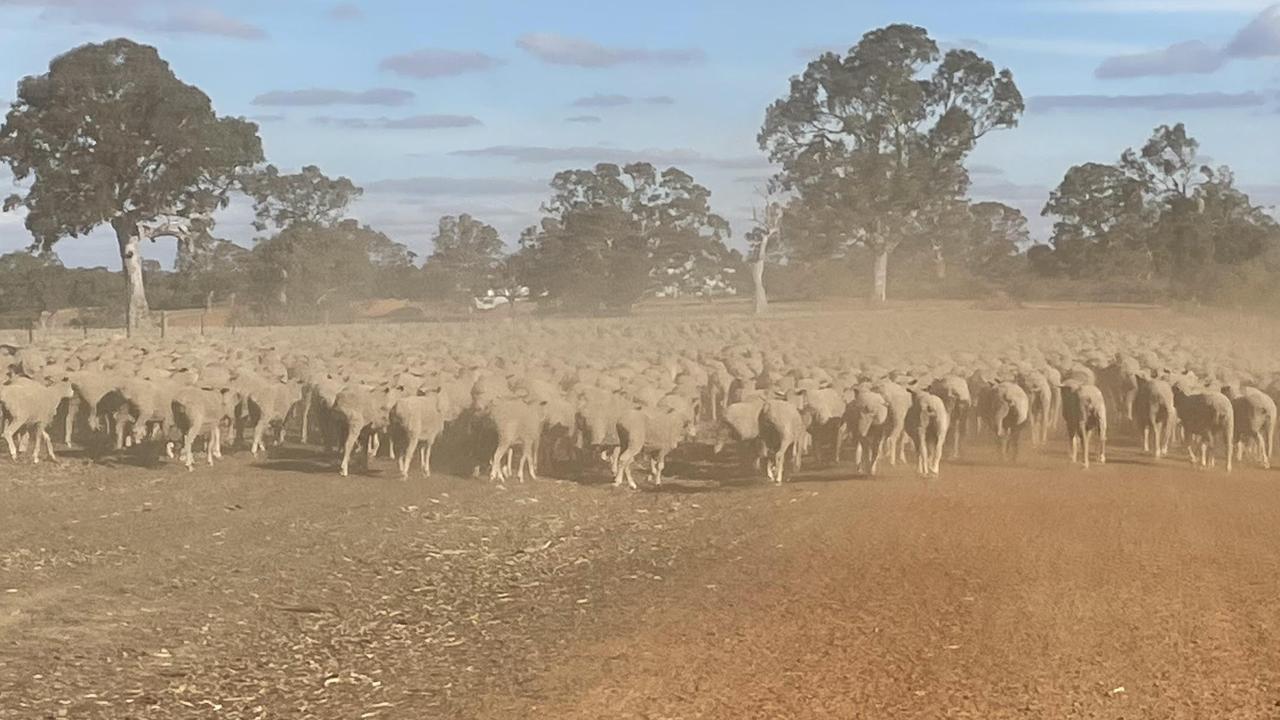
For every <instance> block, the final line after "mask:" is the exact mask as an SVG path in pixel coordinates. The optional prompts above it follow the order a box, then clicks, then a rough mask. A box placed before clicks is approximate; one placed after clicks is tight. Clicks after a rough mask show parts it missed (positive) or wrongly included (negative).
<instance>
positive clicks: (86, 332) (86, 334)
mask: <svg viewBox="0 0 1280 720" xmlns="http://www.w3.org/2000/svg"><path fill="white" fill-rule="evenodd" d="M80 330H81V331H82V333H83V334H84V339H85V340H88V339H89V324H88V323H85V322H82V323H80Z"/></svg>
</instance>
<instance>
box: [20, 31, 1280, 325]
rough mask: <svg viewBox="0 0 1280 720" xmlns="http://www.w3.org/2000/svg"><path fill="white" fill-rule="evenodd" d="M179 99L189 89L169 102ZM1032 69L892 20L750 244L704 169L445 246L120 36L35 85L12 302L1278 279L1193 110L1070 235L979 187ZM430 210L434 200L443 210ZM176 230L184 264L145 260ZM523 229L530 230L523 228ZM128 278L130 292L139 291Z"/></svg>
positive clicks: (1116, 287) (1040, 289) (1065, 208)
mask: <svg viewBox="0 0 1280 720" xmlns="http://www.w3.org/2000/svg"><path fill="white" fill-rule="evenodd" d="M156 98H164V102H156ZM1023 111H1024V102H1023V98H1022V95H1021V93H1020V91H1019V90H1018V87H1017V84H1016V83H1015V81H1014V77H1013V74H1012V73H1011V72H1010V71H1009V70H1008V69H999V68H997V67H995V66H994V65H993V64H992V63H991V62H990V61H989V60H987V59H985V58H983V57H981V56H980V55H978V54H977V53H975V52H973V51H971V50H967V49H960V48H956V49H950V50H948V51H946V52H945V53H944V52H942V51H941V50H940V49H939V47H938V44H937V43H936V42H935V41H934V40H933V39H932V38H930V37H929V35H928V33H927V32H926V31H925V30H924V29H923V28H919V27H914V26H910V25H890V26H888V27H884V28H880V29H877V30H873V31H871V32H869V33H867V34H866V35H864V36H863V37H862V39H861V40H860V41H859V42H858V44H857V45H855V46H854V47H852V48H851V49H850V50H849V51H848V52H847V53H843V54H838V53H824V54H822V55H820V56H818V57H817V58H815V59H814V60H813V61H811V62H810V63H809V64H808V66H807V67H806V68H805V70H804V72H803V73H801V74H800V75H797V76H796V77H793V78H792V79H791V83H790V87H789V89H788V92H787V94H786V95H784V96H783V97H782V98H780V99H778V100H777V101H776V102H774V103H773V104H771V105H770V106H769V108H768V109H767V111H766V114H765V121H764V124H763V126H762V128H761V131H760V134H759V137H758V142H759V146H760V149H761V150H762V151H763V152H764V153H766V154H767V156H768V157H769V159H770V160H771V161H772V162H773V163H774V164H775V165H776V166H777V167H778V168H779V170H778V172H777V173H776V174H775V175H774V176H773V177H772V178H771V179H770V180H769V182H768V185H767V187H766V188H762V197H761V198H760V201H759V207H758V208H757V213H756V219H755V222H754V223H753V225H752V227H750V228H748V229H747V232H746V233H745V238H746V241H747V247H748V253H747V255H746V257H744V256H743V255H742V254H741V253H739V252H737V251H734V250H731V249H730V248H729V247H728V241H729V239H730V228H729V225H728V223H727V222H726V221H725V219H724V218H723V217H722V216H720V215H718V214H717V213H716V212H714V210H713V209H712V206H711V193H710V191H709V190H708V189H707V188H706V187H705V186H703V185H701V184H700V183H698V182H697V181H696V180H695V179H694V178H693V176H691V175H690V174H689V173H687V172H685V171H683V170H681V169H679V168H674V167H672V168H666V169H660V168H657V167H655V166H653V165H651V164H649V163H643V162H637V163H632V164H629V165H625V166H621V165H616V164H607V163H606V164H600V165H597V166H595V167H593V168H588V169H570V170H565V171H563V172H560V173H558V174H556V175H555V176H554V177H553V178H552V179H551V180H550V182H549V190H550V192H549V196H548V198H547V200H546V201H545V202H544V203H543V206H542V218H541V220H540V221H539V222H538V223H537V224H535V225H534V226H532V227H529V228H528V229H526V230H525V231H524V232H523V233H522V234H521V235H520V237H519V238H518V240H517V239H510V240H513V241H514V242H511V243H508V242H504V241H503V239H502V238H500V237H499V235H498V233H497V231H496V230H495V229H494V228H493V227H492V226H490V225H488V224H486V223H484V222H483V220H482V219H479V218H474V217H471V216H469V215H465V214H463V215H457V216H448V217H444V218H441V219H439V220H438V223H437V231H436V235H435V238H434V242H433V245H432V251H431V253H430V254H429V255H428V257H426V258H421V259H420V258H417V257H415V255H414V254H413V253H412V252H410V251H409V249H408V248H407V247H405V246H404V245H403V244H401V243H398V242H396V241H395V239H394V238H391V237H389V236H387V235H386V234H384V233H382V232H380V231H379V230H377V229H376V228H374V227H370V226H368V225H367V224H365V223H362V222H361V221H359V220H358V219H355V218H352V217H350V209H351V206H352V203H353V202H354V201H355V200H356V199H357V198H359V197H360V195H361V189H360V188H359V187H357V186H356V185H355V184H354V183H353V182H352V181H351V180H349V179H347V178H342V177H339V178H330V177H329V176H327V175H325V174H324V173H323V172H322V171H321V170H320V169H319V168H317V167H314V166H309V167H304V168H303V169H302V170H301V171H299V172H297V173H293V174H288V173H282V172H280V171H279V170H278V169H277V168H275V167H274V166H272V165H270V164H267V163H266V160H265V155H264V152H263V148H262V142H261V140H260V138H259V136H258V128H257V126H256V125H255V124H253V123H251V122H249V121H247V120H244V119H243V118H234V117H220V116H218V115H217V114H216V113H215V112H214V111H213V107H212V103H211V101H210V100H209V98H208V97H207V96H206V95H205V94H204V93H203V92H201V91H200V90H199V89H198V88H196V87H194V86H191V85H187V84H185V83H183V82H182V81H180V80H179V79H178V78H177V77H176V76H175V75H174V73H173V72H172V70H171V69H170V68H169V66H168V65H167V63H165V62H164V61H163V60H162V59H161V58H160V56H159V54H158V53H157V52H156V50H155V49H154V48H151V47H148V46H145V45H139V44H137V43H134V42H132V41H129V40H125V39H119V40H113V41H109V42H106V43H102V44H95V45H85V46H82V47H79V48H76V49H74V50H72V51H70V52H68V53H66V54H64V55H61V56H59V57H57V58H55V59H54V60H53V61H52V62H51V63H50V66H49V71H48V72H47V73H45V74H43V75H39V76H33V77H28V78H24V79H23V80H22V81H21V82H20V83H19V84H18V89H17V94H16V99H15V100H14V101H13V103H12V105H11V107H10V109H9V112H8V114H7V115H6V117H5V122H4V124H3V126H0V161H3V162H4V163H5V164H7V165H8V166H9V168H10V169H11V170H12V172H13V174H14V176H15V178H16V179H17V181H18V185H19V187H20V188H21V189H22V190H21V192H19V193H18V194H15V195H13V196H11V197H9V198H7V199H5V201H4V206H3V207H4V210H6V211H10V210H12V211H22V212H25V214H26V218H25V221H26V226H27V228H28V229H29V230H30V232H31V234H32V238H33V243H32V250H31V252H30V253H14V254H10V255H7V256H5V257H3V258H0V310H10V311H12V310H22V311H32V312H42V311H50V310H54V309H57V308H59V307H69V306H77V307H82V306H93V305H97V306H101V305H112V306H115V307H120V308H122V309H123V311H124V314H125V316H126V320H127V322H129V323H131V324H134V325H136V324H137V323H139V322H142V321H143V320H145V319H146V317H147V314H148V312H149V310H150V307H151V306H152V305H153V304H154V305H156V306H159V307H199V306H201V305H205V304H207V303H210V302H220V303H225V302H227V300H228V299H229V298H230V297H231V296H234V297H235V299H236V302H237V307H244V308H248V309H251V310H252V312H253V313H254V316H255V317H256V318H257V319H259V320H262V321H266V322H309V321H315V320H318V319H320V318H321V317H340V316H341V308H343V307H347V306H349V305H350V304H351V302H352V301H354V300H359V299H362V298H370V297H401V298H411V299H432V300H439V301H449V302H455V303H458V304H470V303H471V302H472V301H473V299H474V298H476V297H477V296H483V295H496V296H500V297H505V298H508V299H513V298H515V297H517V296H520V297H524V296H531V297H535V298H537V299H538V303H539V306H540V307H541V308H544V309H548V310H551V311H563V312H579V313H581V312H588V313H591V312H625V311H626V310H627V309H629V308H630V307H631V306H632V305H633V304H634V303H636V302H637V301H638V300H640V299H642V298H644V297H646V296H652V295H655V294H659V295H677V294H684V295H687V294H700V295H714V294H724V293H730V292H742V291H747V290H749V289H754V290H755V294H756V303H757V308H758V309H760V310H763V309H764V308H765V307H766V306H767V299H768V297H767V293H766V288H768V289H770V290H771V291H772V292H773V295H774V296H775V298H776V297H779V296H782V297H813V296H816V295H829V294H842V295H852V294H858V295H864V296H870V297H871V298H872V299H873V300H875V301H884V300H885V299H887V298H888V297H889V296H890V294H891V293H892V294H893V295H894V296H897V297H912V296H935V297H940V296H952V297H955V296H964V297H974V296H984V295H990V294H992V293H995V292H997V291H1003V292H1005V293H1009V294H1012V295H1015V296H1023V297H1035V296H1045V295H1058V296H1063V297H1067V296H1070V297H1076V298H1079V299H1159V298H1166V297H1173V298H1184V299H1190V300H1197V301H1202V302H1229V303H1235V302H1238V301H1239V300H1240V298H1242V297H1246V296H1253V297H1256V296H1257V295H1258V294H1271V293H1274V292H1276V291H1275V290H1273V289H1272V288H1273V287H1276V286H1277V285H1278V284H1277V283H1275V282H1274V279H1275V278H1276V277H1277V275H1276V273H1277V272H1278V271H1280V257H1278V255H1280V254H1278V253H1277V248H1278V247H1280V240H1278V238H1280V233H1278V232H1277V227H1276V223H1275V221H1274V219H1273V218H1272V217H1271V216H1270V215H1268V214H1267V212H1265V211H1264V210H1263V209H1262V208H1259V207H1257V206H1255V205H1254V204H1253V203H1252V202H1251V200H1250V199H1249V197H1248V196H1247V195H1246V194H1245V193H1244V192H1242V191H1241V190H1240V189H1239V187H1238V186H1237V185H1236V183H1235V178H1234V176H1233V174H1232V172H1231V170H1230V169H1229V168H1227V167H1212V168H1211V167H1208V166H1207V164H1205V163H1203V162H1202V161H1201V160H1200V159H1199V157H1200V156H1199V147H1198V144H1197V143H1196V141H1195V140H1194V139H1193V138H1192V137H1190V136H1189V135H1188V134H1187V131H1186V129H1185V128H1184V126H1182V125H1180V124H1179V125H1174V126H1162V127H1160V128H1157V129H1156V131H1155V133H1154V135H1153V136H1152V137H1151V139H1150V140H1149V141H1148V142H1147V143H1146V144H1145V145H1143V146H1142V147H1141V148H1139V149H1135V150H1130V151H1128V152H1126V153H1124V154H1123V155H1122V157H1120V158H1119V159H1118V160H1116V161H1115V162H1111V163H1109V164H1102V163H1087V164H1084V165H1080V166H1077V167H1073V168H1071V169H1070V170H1068V171H1067V173H1066V175H1065V176H1064V178H1063V180H1062V183H1061V184H1060V185H1059V186H1058V187H1057V189H1055V190H1054V191H1053V193H1052V195H1051V196H1050V197H1049V198H1048V201H1047V203H1046V205H1045V207H1044V210H1043V213H1044V215H1046V216H1048V217H1051V218H1053V219H1054V221H1055V222H1054V229H1053V234H1052V237H1051V239H1050V243H1049V244H1047V245H1031V244H1030V237H1029V233H1028V229H1027V219H1026V217H1024V216H1023V214H1022V213H1021V212H1020V211H1019V210H1017V209H1016V208H1013V207H1010V206H1008V205H1004V204H1001V203H995V202H976V201H974V200H972V199H971V197H970V189H971V182H970V177H969V173H968V171H967V170H966V166H965V163H966V160H967V159H968V157H969V155H970V154H971V153H972V151H973V150H974V149H975V148H976V146H977V145H978V143H980V142H982V141H983V139H984V138H985V137H987V136H988V135H990V134H992V133H995V132H1000V131H1009V130H1011V129H1013V128H1015V127H1016V126H1017V125H1018V122H1019V119H1020V117H1021V115H1022V113H1023ZM237 194H239V195H243V196H247V197H248V198H250V199H251V200H252V203H253V206H254V211H255V222H254V228H255V230H256V237H255V238H254V240H253V242H252V245H251V246H250V247H242V246H240V245H237V244H234V243H231V242H227V241H226V240H222V239H219V238H218V237H217V235H216V234H215V231H216V228H215V227H214V224H213V216H214V214H215V213H216V212H217V211H218V210H219V209H221V208H224V207H226V206H227V204H228V203H229V202H230V201H231V198H232V197H233V196H234V195H237ZM424 221H428V220H427V219H425V218H424ZM100 227H105V228H110V229H111V230H112V231H113V232H114V235H115V239H116V243H117V245H118V248H119V251H120V257H121V268H122V269H121V272H116V273H113V272H108V271H105V270H102V269H96V270H82V269H69V268H64V267H62V266H61V264H60V263H59V262H58V261H57V258H56V255H55V251H56V245H57V243H58V242H59V241H60V240H62V239H64V238H67V237H75V236H78V235H83V234H86V233H89V232H91V231H93V230H95V229H96V228H100ZM161 238H168V239H172V240H173V241H175V242H176V243H177V246H178V254H177V257H178V260H177V264H176V267H175V268H174V270H172V271H165V270H161V269H160V268H159V267H158V266H157V265H156V264H154V263H150V262H148V261H146V260H144V258H143V252H144V249H145V248H146V247H147V246H148V245H149V243H146V242H145V241H148V240H150V241H155V240H157V239H161ZM509 246H510V247H512V250H511V251H510V252H508V247H509ZM110 298H123V299H125V302H123V303H120V302H119V301H118V300H117V301H114V302H113V301H112V300H110Z"/></svg>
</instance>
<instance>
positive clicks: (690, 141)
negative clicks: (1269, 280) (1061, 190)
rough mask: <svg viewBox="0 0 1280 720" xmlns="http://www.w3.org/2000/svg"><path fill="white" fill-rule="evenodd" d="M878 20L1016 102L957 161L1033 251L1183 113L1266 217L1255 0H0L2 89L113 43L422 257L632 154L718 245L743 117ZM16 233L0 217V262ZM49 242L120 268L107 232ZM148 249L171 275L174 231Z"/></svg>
mask: <svg viewBox="0 0 1280 720" xmlns="http://www.w3.org/2000/svg"><path fill="white" fill-rule="evenodd" d="M893 22H910V23H915V24H919V25H922V26H924V27H926V28H928V30H929V31H930V34H931V35H932V36H933V37H934V38H935V39H937V40H938V41H939V42H940V43H943V44H944V45H948V44H956V45H965V46H968V47H972V48H973V49H975V50H977V51H978V52H980V53H981V54H983V55H985V56H987V57H989V58H991V59H992V60H993V61H995V62H996V63H997V64H998V65H1000V66H1005V67H1008V68H1010V69H1011V70H1012V71H1013V73H1014V76H1015V78H1016V80H1017V82H1018V85H1019V86H1020V88H1021V89H1022V92H1023V94H1024V95H1025V96H1026V97H1027V98H1028V99H1029V101H1030V109H1029V112H1028V113H1027V114H1026V115H1025V116H1024V117H1023V120H1022V124H1021V126H1020V127H1019V128H1017V129H1014V130H1010V131H1005V132H1001V133H997V134H994V135H991V136H989V137H988V138H986V139H984V140H983V142H982V144H981V145H980V146H979V148H978V150H977V151H976V152H975V153H974V155H973V156H972V159H971V162H970V167H971V170H973V176H974V181H975V187H974V191H973V195H974V196H975V197H976V198H980V199H994V200H1001V201H1005V202H1008V203H1010V204H1013V205H1016V206H1018V207H1020V208H1022V209H1023V211H1024V212H1026V213H1027V215H1028V216H1029V217H1030V218H1032V220H1033V228H1034V230H1035V233H1036V235H1037V236H1038V237H1040V238H1041V239H1044V238H1046V237H1047V229H1048V222H1047V221H1045V220H1043V219H1040V218H1039V217H1038V216H1039V210H1040V208H1041V207H1042V206H1043V204H1044V201H1045V199H1046V198H1047V195H1048V192H1049V190H1050V188H1052V187H1053V186H1054V185H1056V184H1057V181H1058V180H1060V179H1061V177H1062V175H1063V173H1064V172H1065V171H1066V169H1067V168H1068V167H1070V166H1071V165H1073V164H1077V163H1081V162H1086V161H1103V162H1110V161H1112V160H1114V159H1115V158H1116V157H1118V155H1119V154H1120V152H1121V151H1122V150H1123V149H1124V148H1126V147H1129V146H1134V145H1140V144H1141V143H1142V142H1143V141H1144V140H1145V138H1146V137H1147V136H1148V135H1149V134H1150V131H1151V130H1152V128H1154V127H1155V126H1156V125H1159V124H1161V123H1173V122H1178V121H1182V122H1186V123H1187V125H1188V128H1189V129H1190V131H1191V132H1192V134H1193V135H1195V136H1196V137H1197V138H1198V139H1199V140H1200V141H1201V143H1202V152H1203V153H1204V154H1205V155H1206V156H1207V157H1209V158H1211V159H1212V161H1213V163H1214V164H1219V163H1226V164H1229V165H1231V166H1232V168H1233V169H1235V171H1236V173H1237V178H1238V181H1239V183H1240V184H1241V185H1243V186H1245V187H1246V188H1247V189H1249V190H1251V191H1252V193H1253V195H1254V197H1255V200H1256V201H1257V202H1259V203H1261V204H1266V205H1271V204H1274V203H1277V202H1280V177H1278V176H1277V168H1280V144H1278V143H1277V142H1276V140H1275V138H1276V135H1277V130H1278V129H1280V6H1269V3H1268V2H1257V1H1254V0H1020V1H1014V0H983V1H979V2H961V1H959V0H928V1H926V0H916V1H914V2H911V1H908V2H880V1H876V2H856V1H848V0H846V1H843V2H837V1H836V0H793V1H792V2H788V3H777V2H768V1H766V0H736V1H729V0H713V1H708V2H688V1H687V0H686V1H685V2H668V1H667V0H651V1H650V2H648V3H619V2H607V1H605V0H596V1H594V2H588V1H585V0H573V1H570V0H559V1H557V0H544V1H542V2H530V1H518V0H508V1H498V0H478V1H477V0H473V1H472V2H467V3H445V2H436V1H429V2H428V1H416V2H410V1H409V0H356V1H355V2H343V3H335V2H330V1H303V0H258V1H257V2H249V1H247V0H191V1H190V2H185V1H183V0H0V48H3V51H2V52H0V100H3V101H4V102H5V104H6V105H7V102H8V100H9V99H11V98H12V96H13V92H14V90H13V88H14V86H15V84H16V83H17V81H18V80H19V79H20V78H21V77H23V76H25V75H30V74H35V73H40V72H42V71H44V70H45V69H46V68H47V65H48V62H49V60H50V58H52V57H53V56H54V55H56V54H58V53H61V52H64V51H66V50H68V49H70V48H72V47H75V46H76V45H79V44H82V43H86V42H95V41H101V40H105V39H108V38H112V37H118V36H127V37H131V38H133V39H135V40H139V41H142V42H147V43H149V44H153V45H155V46H156V47H158V48H159V49H160V52H161V54H162V56H163V57H165V58H166V59H167V60H168V61H169V62H170V63H171V64H172V66H173V67H174V69H175V71H176V72H177V74H178V76H179V77H181V78H182V79H183V80H185V81H187V82H190V83H193V84H195V85H197V86H199V87H200V88H202V89H203V90H204V91H205V92H206V93H208V94H209V96H210V97H211V98H212V99H213V102H214V106H215V108H216V109H217V111H218V112H219V113H221V114H225V115H244V116H248V117H251V118H256V119H258V120H259V121H260V122H261V134H262V137H263V140H264V144H265V149H266V153H267V157H268V160H269V161H271V162H273V163H275V164H277V165H279V166H280V167H282V168H286V169H296V168H298V167H300V166H302V165H305V164H316V165H319V166H320V167H321V168H322V169H324V170H325V172H327V173H329V174H331V175H346V176H349V177H351V178H352V179H353V180H355V181H356V182H357V183H359V184H361V185H363V186H364V187H365V188H366V196H365V198H364V199H362V200H361V202H360V203H359V205H358V206H357V207H355V208H354V211H353V214H354V215H356V216H357V217H359V218H360V219H362V220H363V221H365V222H368V223H370V224H371V225H374V226H375V227H377V228H379V229H381V230H384V231H385V232H387V233H388V234H389V235H391V236H392V237H393V238H395V239H397V240H399V241H401V242H404V243H406V244H407V245H409V246H410V247H411V248H412V249H413V250H415V251H416V252H419V253H420V254H425V253H427V252H429V250H430V238H431V235H432V233H433V230H434V226H435V223H436V220H437V219H438V218H439V216H440V215H442V214H451V213H459V212H470V213H472V214H473V215H476V216H477V217H480V218H481V219H484V220H486V221H488V222H490V223H492V224H493V225H495V226H497V227H498V228H499V230H500V231H501V232H502V234H503V236H504V238H505V239H506V240H507V241H508V242H509V243H512V242H514V241H515V239H516V238H517V236H518V234H519V231H520V229H521V228H523V227H524V226H526V225H528V224H530V223H532V222H534V221H535V220H536V219H537V210H538V205H539V203H540V202H541V200H543V199H544V198H545V196H546V194H547V191H546V189H545V184H546V181H547V180H548V179H549V178H550V177H551V176H552V175H553V174H554V173H555V172H556V171H558V170H562V169H566V168H571V167H587V166H590V165H592V164H594V163H595V162H599V161H610V160H630V159H650V160H651V161H652V162H654V163H655V164H657V165H660V166H667V165H672V164H676V165H679V166H680V167H682V168H684V169H686V170H688V171H690V172H691V173H692V174H693V175H694V176H695V177H696V178H697V179H698V180H700V181H701V182H702V183H703V184H705V185H707V186H708V187H709V188H710V189H711V190H712V192H713V198H712V200H713V204H714V206H715V208H716V210H717V211H718V212H720V213H721V214H722V215H724V216H726V217H727V218H729V220H730V222H731V223H732V225H733V227H734V234H735V242H740V240H741V236H742V234H743V232H745V230H746V229H748V227H749V223H748V218H749V217H750V206H751V205H752V203H753V202H755V198H754V197H753V189H754V188H755V187H757V186H759V185H760V184H761V183H762V182H763V178H764V177H765V176H767V174H768V173H769V168H768V167H767V165H766V164H765V162H764V160H763V158H762V156H761V154H760V152H759V151H758V149H757V147H756V143H755V137H756V133H757V131H758V129H759V126H760V123H761V120H762V119H763V115H764V110H765V107H766V106H767V105H768V104H769V103H770V102H771V101H773V100H774V99H776V98H777V97H779V96H780V95H781V94H782V93H783V92H784V91H785V90H786V87H787V81H788V78H789V77H790V76H792V75H794V74H796V73H799V72H801V71H802V70H803V69H804V66H805V64H806V61H807V58H811V57H812V56H813V55H815V54H816V53H817V52H819V51H820V50H822V49H840V50H843V49H846V48H847V47H848V46H850V45H852V44H853V43H855V42H856V41H857V40H858V38H859V37H860V36H861V35H862V34H863V33H864V32H866V31H867V30H870V29H873V28H875V27H879V26H882V25H885V24H888V23H893ZM0 173H3V171H0ZM10 182H11V181H10V179H9V178H8V177H7V174H4V175H2V176H0V194H7V189H6V188H7V186H8V185H9V184H10ZM248 220H249V218H248V208H247V207H246V206H245V203H243V202H241V203H237V204H235V205H233V207H232V208H231V209H229V210H228V211H226V212H225V213H223V214H222V216H220V218H219V226H218V234H219V235H222V236H224V237H228V238H231V239H234V240H237V241H240V242H244V243H248V242H249V241H250V237H251V235H252V230H251V228H250V227H249V224H248ZM28 243H29V237H28V236H27V234H26V231H25V230H24V229H23V227H22V224H21V218H20V217H19V216H17V215H15V214H12V213H9V214H4V215H0V251H8V250H12V249H16V248H21V247H24V246H26V245H27V244H28ZM58 251H59V254H60V255H61V256H62V258H63V260H64V262H66V263H68V264H76V265H98V264H101V265H106V266H108V267H113V268H114V267H116V266H117V265H118V264H119V260H118V257H117V255H116V250H115V247H114V243H113V239H112V238H111V237H110V236H109V235H103V234H95V235H94V236H91V237H87V238H81V239H69V240H66V241H64V242H62V243H60V244H59V246H58ZM145 251H146V252H147V253H148V255H149V256H150V257H155V258H158V259H161V260H163V261H166V262H168V261H169V260H170V259H171V258H172V255H173V250H172V242H166V241H161V242H160V243H157V244H156V245H155V246H152V247H148V248H146V249H145Z"/></svg>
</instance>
